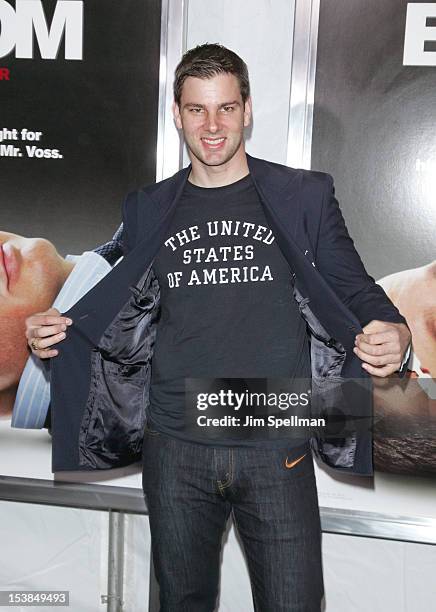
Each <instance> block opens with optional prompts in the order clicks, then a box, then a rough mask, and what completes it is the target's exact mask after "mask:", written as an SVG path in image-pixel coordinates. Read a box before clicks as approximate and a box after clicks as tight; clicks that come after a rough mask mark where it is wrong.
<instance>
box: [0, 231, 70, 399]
mask: <svg viewBox="0 0 436 612" xmlns="http://www.w3.org/2000/svg"><path fill="white" fill-rule="evenodd" d="M62 262H63V260H62V258H61V257H60V255H59V254H58V252H57V251H56V249H55V247H54V246H53V245H52V244H51V242H49V241H48V240H44V239H42V238H23V237H22V236H17V235H16V234H10V233H8V232H2V231H0V345H1V351H0V391H2V390H5V389H8V388H9V387H11V386H12V385H14V384H16V383H17V382H18V380H19V378H20V376H21V372H22V370H23V367H24V364H25V362H26V359H27V357H28V356H29V352H28V349H27V340H26V338H25V335H24V331H25V320H26V318H27V317H28V316H30V315H31V314H34V313H35V312H40V311H43V310H47V308H50V306H51V304H52V302H53V300H54V298H55V297H56V295H57V293H58V292H59V290H60V287H61V286H62V280H63V277H62V274H63V272H62Z"/></svg>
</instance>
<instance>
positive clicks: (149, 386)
mask: <svg viewBox="0 0 436 612" xmlns="http://www.w3.org/2000/svg"><path fill="white" fill-rule="evenodd" d="M173 109H174V118H175V122H176V125H177V127H178V128H179V129H180V130H182V132H183V136H184V139H185V142H186V145H187V147H188V150H189V154H190V158H191V165H190V166H189V168H187V169H184V170H181V171H180V172H179V173H177V174H176V175H175V176H174V177H172V178H171V179H168V180H166V181H162V182H161V183H158V184H157V185H152V186H149V187H146V188H144V189H143V190H141V191H139V192H137V193H134V194H130V195H129V196H128V197H127V199H126V201H125V203H124V206H123V221H124V237H123V241H124V245H125V257H124V259H123V261H122V262H121V263H120V264H119V265H117V266H116V268H115V269H114V270H113V271H112V272H111V273H110V274H109V275H107V276H106V277H105V278H104V279H103V280H102V281H101V282H100V283H99V284H98V285H97V286H96V287H95V288H94V289H93V290H92V291H91V292H90V293H89V294H88V295H87V296H85V297H84V298H83V299H82V300H81V302H79V303H78V304H77V305H76V306H75V307H73V308H72V309H71V310H70V311H68V313H64V315H65V316H64V317H60V318H56V317H55V318H44V316H43V315H42V316H41V317H40V318H39V319H35V318H34V319H32V321H31V323H32V324H31V325H30V326H29V329H28V332H27V334H28V339H29V342H30V344H31V345H32V346H33V350H34V352H36V353H37V354H38V355H39V356H41V357H44V356H45V354H47V355H49V354H50V351H51V350H53V349H50V348H49V347H51V346H53V344H54V343H57V346H58V352H59V355H58V356H56V359H53V360H52V363H51V370H52V403H53V417H54V418H53V469H54V470H56V469H57V470H66V469H104V468H108V467H113V466H115V465H124V464H126V463H129V462H132V460H134V459H135V458H138V457H140V453H141V450H142V457H143V486H144V493H145V495H146V499H147V504H148V509H149V517H150V529H151V538H152V549H153V558H154V563H155V570H156V575H157V579H158V582H159V585H160V601H161V610H162V611H164V612H169V611H171V612H176V611H177V612H183V611H189V612H195V611H200V610H201V611H212V610H213V609H214V607H215V604H216V599H217V594H218V582H219V560H220V548H221V538H222V534H223V531H224V529H225V525H226V522H227V519H228V517H229V514H230V512H232V514H233V520H234V522H235V525H236V527H237V529H238V531H239V533H240V536H241V538H242V542H243V545H244V550H245V553H246V557H247V562H248V568H249V572H250V578H251V584H252V590H253V601H254V606H255V609H256V610H257V611H261V612H275V611H277V612H278V611H285V610H286V611H287V612H290V611H295V612H296V611H297V610H307V611H315V610H317V611H318V610H319V609H320V603H321V599H322V596H323V579H322V568H321V530H320V521H319V510H318V503H317V494H316V483H315V478H314V470H313V459H312V455H311V453H310V452H309V451H310V447H309V439H308V438H309V436H308V435H307V432H306V434H304V435H300V436H297V437H294V436H291V435H290V433H289V430H290V428H288V429H287V430H282V431H281V432H280V433H279V435H277V436H268V435H264V436H263V437H261V436H259V435H250V436H248V437H247V436H246V437H244V436H243V434H242V433H240V432H239V431H235V430H230V429H229V428H224V427H223V428H222V429H218V432H216V431H215V432H214V433H213V434H210V433H209V434H208V433H207V432H204V433H203V434H201V432H200V428H199V427H197V428H195V426H192V423H191V422H189V419H188V412H189V411H188V408H189V406H188V403H189V402H188V403H185V402H187V397H185V394H184V390H185V388H184V382H185V380H186V381H187V382H189V381H190V380H191V379H196V381H198V380H199V379H206V381H210V379H216V378H219V379H221V380H222V379H235V378H237V379H239V380H240V379H242V378H245V379H246V380H248V381H251V380H258V379H262V378H267V377H273V378H280V379H281V380H285V379H286V380H290V381H294V380H295V381H297V380H301V379H303V380H304V379H305V378H306V377H308V376H310V373H311V361H310V355H309V350H310V351H311V357H312V374H313V373H315V374H314V379H316V380H317V381H318V383H320V384H326V385H327V388H328V389H330V387H329V386H328V385H329V381H330V380H334V381H336V380H337V379H338V377H339V378H341V377H342V378H347V377H356V378H359V377H361V378H362V379H363V380H366V379H368V378H369V374H374V375H377V376H386V375H388V374H390V373H393V372H394V371H396V370H397V369H398V368H399V367H400V365H401V361H402V357H403V355H404V353H405V350H406V347H407V345H408V343H409V340H410V334H409V331H408V328H407V326H406V325H405V320H404V318H403V317H402V316H401V315H400V314H399V312H398V310H397V309H396V308H395V307H394V306H393V304H392V303H391V302H390V300H389V299H388V298H387V296H386V294H385V293H384V291H383V290H382V289H381V288H380V287H378V286H377V285H376V284H375V283H374V280H373V279H372V278H371V277H369V276H368V275H367V273H366V272H365V270H364V267H363V265H362V262H361V260H360V258H359V256H358V254H357V253H356V251H355V250H354V246H353V243H352V241H351V239H350V238H349V236H348V233H347V230H346V228H345V224H344V222H343V219H342V216H341V213H340V211H339V208H338V205H337V202H336V200H335V199H334V197H333V188H332V180H331V177H329V176H328V175H325V174H322V173H317V172H308V171H299V170H293V169H290V168H287V167H285V166H281V165H278V164H273V163H269V162H265V161H263V160H258V159H255V158H252V157H250V156H248V155H247V154H246V152H245V146H244V140H243V131H244V128H245V127H247V126H248V125H249V124H250V122H251V98H250V89H249V81H248V72H247V67H246V65H245V63H244V62H243V61H242V60H241V58H239V57H238V56H237V55H236V54H235V53H233V52H232V51H229V50H228V49H226V48H224V47H221V46H220V45H209V44H207V45H202V46H200V47H197V48H195V49H192V50H190V51H188V52H187V53H186V54H185V55H184V57H183V58H182V61H181V62H180V64H179V66H178V67H177V69H176V75H175V81H174V107H173ZM294 298H295V299H294ZM309 302H310V306H309ZM303 317H304V319H303ZM67 318H70V319H71V320H72V321H73V324H72V326H71V327H70V328H69V330H68V334H67V338H66V340H62V342H61V343H59V342H58V339H57V338H56V339H55V341H54V340H53V337H52V336H53V334H57V333H59V331H60V327H59V325H60V324H65V323H66V320H67ZM305 321H306V323H307V325H308V327H309V328H310V330H311V341H310V342H311V345H310V349H309V341H308V336H307V333H306V323H305ZM362 325H363V326H364V328H363V330H362V328H361V326H362ZM333 377H334V379H333ZM187 389H188V387H187ZM202 390H203V391H205V390H210V389H205V388H204V387H203V389H202ZM186 396H188V393H187V394H186ZM223 407H224V406H223V405H220V408H223ZM369 414H370V409H369V408H368V409H367V415H369ZM146 418H147V423H145V419H146ZM356 427H357V426H356ZM144 429H145V434H144ZM250 432H251V433H253V429H251V430H250ZM310 444H311V446H312V448H313V449H314V450H315V451H316V452H317V454H318V455H319V457H320V458H321V459H322V460H323V461H324V462H326V463H327V464H328V465H330V466H331V467H333V468H335V469H337V470H338V471H348V472H352V473H359V474H371V473H372V455H371V437H370V433H369V432H367V431H364V432H357V431H354V430H353V429H352V431H351V432H348V433H347V434H341V436H340V438H339V439H338V438H336V439H335V440H332V439H323V438H322V436H319V437H317V439H316V441H314V440H313V439H312V438H310Z"/></svg>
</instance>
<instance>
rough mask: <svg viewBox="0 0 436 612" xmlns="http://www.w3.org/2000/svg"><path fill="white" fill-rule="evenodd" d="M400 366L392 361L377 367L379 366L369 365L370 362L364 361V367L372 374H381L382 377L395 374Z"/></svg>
mask: <svg viewBox="0 0 436 612" xmlns="http://www.w3.org/2000/svg"><path fill="white" fill-rule="evenodd" d="M398 366H399V364H392V363H390V364H387V365H385V366H383V367H380V368H377V367H374V366H371V365H369V364H368V363H362V368H363V369H364V370H366V371H367V372H368V373H369V374H371V375H372V376H380V377H385V376H389V374H393V373H394V372H396V371H397V370H398Z"/></svg>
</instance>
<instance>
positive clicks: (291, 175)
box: [247, 156, 361, 347]
mask: <svg viewBox="0 0 436 612" xmlns="http://www.w3.org/2000/svg"><path fill="white" fill-rule="evenodd" d="M247 159H248V166H249V168H250V173H251V175H252V178H253V182H254V184H255V187H256V190H257V192H258V193H259V196H260V199H261V202H262V204H263V206H264V211H265V215H266V217H267V220H268V222H269V224H270V227H271V229H272V230H273V233H274V235H275V237H276V240H277V244H278V245H279V247H280V249H281V251H282V253H283V255H284V257H285V258H286V260H287V261H288V263H289V265H290V267H291V270H292V271H293V272H294V274H295V277H296V283H297V285H298V287H299V289H300V291H301V292H302V293H303V295H304V296H307V297H309V298H310V301H311V309H312V310H313V312H314V314H315V315H316V317H317V318H318V319H319V321H320V322H322V324H323V326H324V327H325V329H326V330H327V331H328V332H329V333H330V334H331V336H332V337H333V338H337V339H338V340H339V341H340V342H341V343H342V344H343V345H344V346H345V347H352V346H354V338H355V334H356V333H357V332H360V331H361V326H360V322H359V320H358V319H357V317H356V316H355V315H354V314H353V313H352V312H351V311H350V310H349V309H348V308H347V307H346V306H345V304H343V303H342V302H341V300H340V299H339V298H338V297H337V295H336V294H335V292H334V291H333V290H332V288H331V287H330V285H329V284H328V283H327V282H326V281H325V280H324V278H323V276H321V274H320V273H319V272H318V270H317V269H316V266H315V265H314V262H312V255H313V254H310V253H309V255H310V257H307V256H306V255H307V254H308V250H306V249H305V250H304V251H303V250H302V248H301V247H300V246H299V244H306V237H305V236H301V237H299V240H298V242H299V244H298V243H297V227H298V225H297V223H298V219H299V214H300V212H299V210H300V207H301V206H302V204H303V198H304V192H303V189H302V182H303V177H304V173H303V171H302V170H294V169H293V168H286V170H285V169H284V168H283V166H277V167H275V166H274V164H271V163H266V162H264V161H263V160H260V159H256V158H254V157H251V156H247ZM309 248H310V245H309V242H308V241H307V249H309Z"/></svg>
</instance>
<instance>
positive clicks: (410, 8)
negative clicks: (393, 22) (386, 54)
mask: <svg viewBox="0 0 436 612" xmlns="http://www.w3.org/2000/svg"><path fill="white" fill-rule="evenodd" d="M428 17H434V18H436V4H435V3H434V2H424V3H420V4H411V3H410V2H409V3H408V4H407V15H406V31H405V34H404V56H403V65H404V66H436V51H424V43H425V42H426V41H430V40H436V27H429V26H427V18H428Z"/></svg>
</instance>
